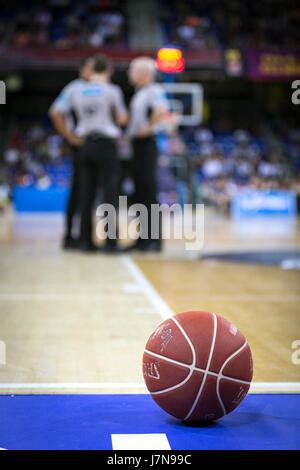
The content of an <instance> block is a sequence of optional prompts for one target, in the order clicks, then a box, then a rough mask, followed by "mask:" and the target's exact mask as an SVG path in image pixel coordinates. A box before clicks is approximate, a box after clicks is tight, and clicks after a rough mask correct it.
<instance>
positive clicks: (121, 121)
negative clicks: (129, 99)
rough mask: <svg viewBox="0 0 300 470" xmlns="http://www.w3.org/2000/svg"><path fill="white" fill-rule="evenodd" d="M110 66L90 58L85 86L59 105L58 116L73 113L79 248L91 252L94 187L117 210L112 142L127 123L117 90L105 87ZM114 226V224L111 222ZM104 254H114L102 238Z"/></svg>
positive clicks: (113, 242)
mask: <svg viewBox="0 0 300 470" xmlns="http://www.w3.org/2000/svg"><path fill="white" fill-rule="evenodd" d="M111 72H112V70H111V65H110V63H109V61H108V59H107V58H106V57H105V56H97V57H94V62H93V65H92V75H91V77H90V81H89V82H84V83H81V84H80V86H78V87H76V88H74V89H73V90H72V91H71V92H70V93H68V95H67V96H66V97H65V99H64V100H62V101H61V105H60V106H61V108H60V110H61V112H63V113H68V112H70V110H74V111H75V113H76V116H77V119H78V121H77V125H76V128H75V131H74V134H73V136H72V140H73V139H74V141H75V140H76V142H77V143H78V145H81V149H80V155H81V186H82V192H81V224H80V243H79V248H80V249H81V250H83V251H94V250H96V249H97V247H96V246H95V245H94V243H93V241H92V233H93V230H92V219H93V206H94V202H95V197H96V191H97V188H98V186H100V187H101V189H103V200H104V201H103V202H104V203H107V204H112V205H113V206H114V207H115V208H116V209H117V206H118V183H119V159H118V155H117V148H116V140H117V138H118V137H119V136H120V135H121V127H120V126H123V125H125V124H126V122H127V111H126V107H125V104H124V99H123V94H122V91H121V89H120V88H119V87H118V86H116V85H113V84H111V83H109V80H110V76H111ZM114 222H115V223H116V221H114ZM104 249H105V251H117V240H116V238H115V237H112V238H109V236H108V237H107V238H106V246H105V248H104Z"/></svg>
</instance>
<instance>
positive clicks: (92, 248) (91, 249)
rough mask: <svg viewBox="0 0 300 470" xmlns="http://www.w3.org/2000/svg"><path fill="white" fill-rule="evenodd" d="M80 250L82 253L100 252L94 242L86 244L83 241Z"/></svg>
mask: <svg viewBox="0 0 300 470" xmlns="http://www.w3.org/2000/svg"><path fill="white" fill-rule="evenodd" d="M78 248H79V250H80V251H84V252H95V251H99V248H98V246H97V245H94V243H92V242H85V241H81V242H80V243H79V244H78Z"/></svg>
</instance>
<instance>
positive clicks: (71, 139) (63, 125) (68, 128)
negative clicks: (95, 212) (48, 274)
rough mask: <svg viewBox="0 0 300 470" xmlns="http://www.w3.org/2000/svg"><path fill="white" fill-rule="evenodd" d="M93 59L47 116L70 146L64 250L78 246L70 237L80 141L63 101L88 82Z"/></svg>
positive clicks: (75, 208)
mask: <svg viewBox="0 0 300 470" xmlns="http://www.w3.org/2000/svg"><path fill="white" fill-rule="evenodd" d="M93 61H94V60H93V58H92V57H89V58H85V59H84V60H83V62H82V63H81V66H80V69H79V78H77V79H76V80H72V81H71V82H70V83H69V84H68V85H66V86H65V87H64V88H63V89H62V91H61V92H60V94H59V95H58V97H57V98H56V100H55V101H54V102H53V103H52V105H51V107H50V110H49V116H50V118H51V120H52V122H53V125H54V127H55V128H56V130H57V132H58V133H59V134H60V135H62V136H63V137H64V138H65V139H66V140H67V142H68V143H69V144H70V146H71V158H72V167H73V168H72V180H71V188H70V195H69V200H68V205H67V212H66V222H65V235H64V240H63V247H64V248H75V247H76V246H77V244H78V242H77V240H75V239H74V238H73V236H72V231H73V227H74V220H75V217H74V216H75V215H76V214H78V213H79V212H80V172H81V168H80V155H79V152H78V148H79V145H80V144H81V140H80V139H78V137H77V136H76V135H75V134H74V132H73V131H74V128H75V126H76V122H77V119H76V115H75V112H74V110H70V111H68V113H65V112H64V109H65V107H64V100H68V96H69V95H70V94H72V92H73V91H74V90H76V88H78V87H80V86H81V85H82V83H86V82H87V81H89V79H90V77H91V74H92V72H93V68H92V67H93Z"/></svg>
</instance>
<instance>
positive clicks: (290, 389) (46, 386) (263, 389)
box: [0, 382, 300, 394]
mask: <svg viewBox="0 0 300 470" xmlns="http://www.w3.org/2000/svg"><path fill="white" fill-rule="evenodd" d="M135 388H136V389H140V390H141V392H140V393H147V394H148V393H149V392H147V388H146V386H145V384H144V383H142V382H103V383H102V382H99V383H97V382H95V383H84V382H82V383H71V382H70V383H57V382H55V383H50V382H49V383H29V382H28V383H26V382H25V383H0V390H29V389H32V390H39V389H40V390H50V389H55V390H64V389H74V390H75V389H76V390H82V389H90V390H97V389H98V390H107V389H115V390H118V389H135ZM249 393H253V394H255V393H290V394H292V393H295V394H298V393H299V394H300V382H252V384H251V386H250V390H249Z"/></svg>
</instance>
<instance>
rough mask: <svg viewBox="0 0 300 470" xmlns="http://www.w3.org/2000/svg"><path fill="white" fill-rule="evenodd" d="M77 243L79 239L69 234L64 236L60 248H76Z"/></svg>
mask: <svg viewBox="0 0 300 470" xmlns="http://www.w3.org/2000/svg"><path fill="white" fill-rule="evenodd" d="M78 245H79V240H78V239H77V238H73V237H71V236H66V237H65V238H64V239H63V242H62V248H63V249H64V250H76V248H78Z"/></svg>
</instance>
